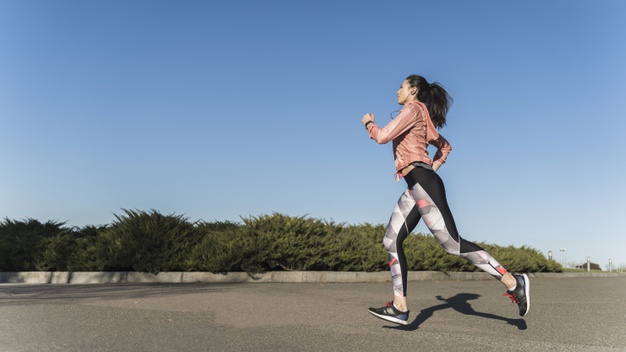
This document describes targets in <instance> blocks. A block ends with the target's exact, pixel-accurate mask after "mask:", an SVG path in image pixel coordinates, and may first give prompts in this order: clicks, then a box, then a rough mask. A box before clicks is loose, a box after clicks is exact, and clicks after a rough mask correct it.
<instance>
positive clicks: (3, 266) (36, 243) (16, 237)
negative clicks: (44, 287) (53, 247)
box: [0, 219, 67, 271]
mask: <svg viewBox="0 0 626 352" xmlns="http://www.w3.org/2000/svg"><path fill="white" fill-rule="evenodd" d="M63 225H65V224H64V223H61V222H56V221H48V222H45V223H41V222H39V221H38V220H34V219H26V220H24V221H14V220H9V219H4V221H2V223H0V270H2V271H32V270H37V268H36V262H37V260H38V257H39V256H40V255H41V253H42V249H43V247H44V246H45V241H46V239H50V238H53V237H54V236H57V235H59V234H62V233H65V232H66V231H67V229H65V228H64V227H63Z"/></svg>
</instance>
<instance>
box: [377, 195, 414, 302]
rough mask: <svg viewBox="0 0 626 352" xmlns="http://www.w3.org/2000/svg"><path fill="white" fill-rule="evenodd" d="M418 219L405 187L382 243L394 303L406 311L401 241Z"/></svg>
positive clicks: (404, 263) (404, 262)
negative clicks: (387, 261) (387, 264)
mask: <svg viewBox="0 0 626 352" xmlns="http://www.w3.org/2000/svg"><path fill="white" fill-rule="evenodd" d="M419 221H420V213H419V210H418V209H417V207H416V203H415V200H414V199H413V197H412V196H411V193H410V192H409V190H408V189H407V190H406V191H405V192H404V193H402V196H400V199H399V200H398V203H397V204H396V206H395V208H394V210H393V213H392V214H391V218H390V219H389V224H388V225H387V230H386V232H385V237H384V238H383V244H384V245H385V249H387V254H388V259H389V268H390V270H391V280H392V283H393V293H394V303H395V304H396V308H398V309H400V310H402V311H406V310H407V305H406V287H407V271H408V269H407V266H408V265H407V261H406V256H405V255H404V248H403V243H404V240H405V239H406V237H407V236H408V235H409V234H410V233H411V231H413V229H415V227H416V226H417V223H418V222H419Z"/></svg>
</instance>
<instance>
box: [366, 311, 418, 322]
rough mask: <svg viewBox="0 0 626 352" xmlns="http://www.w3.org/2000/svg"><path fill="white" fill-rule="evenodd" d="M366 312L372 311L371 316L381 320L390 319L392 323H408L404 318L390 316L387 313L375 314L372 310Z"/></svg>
mask: <svg viewBox="0 0 626 352" xmlns="http://www.w3.org/2000/svg"><path fill="white" fill-rule="evenodd" d="M368 312H370V313H372V315H373V316H375V317H377V318H380V319H382V320H386V321H390V322H392V323H396V324H400V325H409V322H407V321H406V320H402V319H398V318H394V317H390V316H388V315H382V314H377V313H374V312H372V311H371V310H368Z"/></svg>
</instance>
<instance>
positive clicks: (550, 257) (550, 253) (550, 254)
mask: <svg viewBox="0 0 626 352" xmlns="http://www.w3.org/2000/svg"><path fill="white" fill-rule="evenodd" d="M548 259H549V260H552V251H548Z"/></svg>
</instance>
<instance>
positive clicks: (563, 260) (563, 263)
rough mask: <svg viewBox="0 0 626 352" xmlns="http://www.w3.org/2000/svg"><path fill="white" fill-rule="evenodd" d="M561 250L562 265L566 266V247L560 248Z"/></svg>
mask: <svg viewBox="0 0 626 352" xmlns="http://www.w3.org/2000/svg"><path fill="white" fill-rule="evenodd" d="M559 251H560V252H561V266H562V267H564V268H565V248H559Z"/></svg>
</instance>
